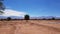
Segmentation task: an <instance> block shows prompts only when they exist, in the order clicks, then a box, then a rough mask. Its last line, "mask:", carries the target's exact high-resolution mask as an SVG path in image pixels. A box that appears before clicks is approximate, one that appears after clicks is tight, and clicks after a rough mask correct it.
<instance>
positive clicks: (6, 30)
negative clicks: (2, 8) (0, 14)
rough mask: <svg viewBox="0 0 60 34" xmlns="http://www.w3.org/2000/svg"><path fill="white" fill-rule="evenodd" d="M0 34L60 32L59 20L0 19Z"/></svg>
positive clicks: (46, 33) (55, 33)
mask: <svg viewBox="0 0 60 34" xmlns="http://www.w3.org/2000/svg"><path fill="white" fill-rule="evenodd" d="M0 34H60V20H29V21H28V22H26V21H25V20H14V21H13V20H12V21H0Z"/></svg>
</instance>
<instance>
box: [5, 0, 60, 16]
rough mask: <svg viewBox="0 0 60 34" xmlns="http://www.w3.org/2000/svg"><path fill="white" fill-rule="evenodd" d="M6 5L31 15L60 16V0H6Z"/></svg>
mask: <svg viewBox="0 0 60 34" xmlns="http://www.w3.org/2000/svg"><path fill="white" fill-rule="evenodd" d="M4 5H5V6H6V8H8V9H12V10H16V11H19V12H21V11H22V12H26V13H28V14H29V15H30V16H60V0H4Z"/></svg>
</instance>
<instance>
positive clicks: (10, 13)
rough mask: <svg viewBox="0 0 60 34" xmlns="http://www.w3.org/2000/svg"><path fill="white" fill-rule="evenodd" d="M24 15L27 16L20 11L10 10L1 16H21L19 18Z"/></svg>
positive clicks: (6, 10)
mask: <svg viewBox="0 0 60 34" xmlns="http://www.w3.org/2000/svg"><path fill="white" fill-rule="evenodd" d="M25 14H27V13H26V12H22V11H16V10H12V9H5V11H4V14H3V15H2V16H21V17H23V16H24V15H25Z"/></svg>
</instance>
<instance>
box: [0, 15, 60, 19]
mask: <svg viewBox="0 0 60 34" xmlns="http://www.w3.org/2000/svg"><path fill="white" fill-rule="evenodd" d="M9 17H11V18H12V19H24V17H20V16H9ZM52 17H53V16H47V17H45V16H43V17H42V16H41V17H30V19H43V18H45V19H51V18H52ZM54 18H55V19H60V17H54ZM0 19H7V16H0Z"/></svg>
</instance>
